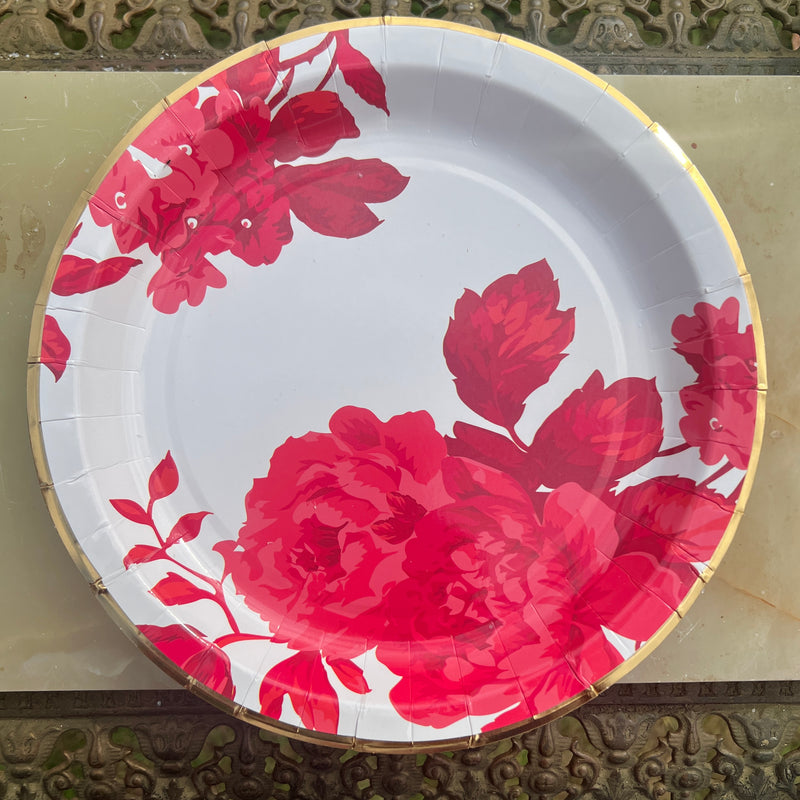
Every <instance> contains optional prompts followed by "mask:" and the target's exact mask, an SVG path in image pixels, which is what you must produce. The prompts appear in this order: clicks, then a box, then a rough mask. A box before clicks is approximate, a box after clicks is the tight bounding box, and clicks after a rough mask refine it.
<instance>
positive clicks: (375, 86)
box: [334, 31, 389, 116]
mask: <svg viewBox="0 0 800 800" xmlns="http://www.w3.org/2000/svg"><path fill="white" fill-rule="evenodd" d="M334 36H335V37H336V64H337V66H338V67H339V69H340V70H341V73H342V77H343V78H344V82H345V83H346V84H347V85H348V86H349V87H350V88H351V89H352V90H353V91H354V92H355V93H356V94H357V95H358V96H359V97H360V98H361V99H362V100H364V101H365V102H367V103H369V104H370V105H371V106H375V107H376V108H380V109H382V110H383V111H385V112H386V116H389V108H388V107H387V105H386V84H385V83H384V82H383V78H382V77H381V74H380V73H379V72H378V70H377V69H375V67H374V66H373V65H372V63H371V62H370V60H369V59H368V58H367V57H366V56H365V55H364V54H363V53H362V52H360V51H359V50H356V49H355V48H354V47H353V46H352V45H351V44H350V42H349V41H348V38H347V37H348V31H337V32H336V33H334Z"/></svg>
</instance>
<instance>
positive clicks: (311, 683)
mask: <svg viewBox="0 0 800 800" xmlns="http://www.w3.org/2000/svg"><path fill="white" fill-rule="evenodd" d="M286 694H288V695H289V700H290V701H291V703H292V707H293V708H294V710H295V712H296V713H297V714H298V715H299V716H300V719H301V720H302V722H303V725H305V726H306V727H307V728H308V729H309V730H315V731H323V732H325V733H336V730H337V728H338V727H339V698H338V697H337V695H336V692H335V691H334V689H333V686H331V682H330V681H329V680H328V676H327V674H326V673H325V666H324V665H323V663H322V656H321V655H320V654H319V653H318V652H316V651H313V650H304V651H301V652H299V653H297V654H295V655H293V656H291V657H290V658H287V659H286V660H285V661H281V662H280V663H279V664H276V665H275V666H274V667H273V668H272V669H271V670H270V671H269V672H268V673H267V674H266V675H265V676H264V680H263V682H262V683H261V689H260V691H259V699H260V701H261V713H262V714H266V715H267V716H270V717H272V718H273V719H279V718H280V712H281V701H282V699H283V696H284V695H286Z"/></svg>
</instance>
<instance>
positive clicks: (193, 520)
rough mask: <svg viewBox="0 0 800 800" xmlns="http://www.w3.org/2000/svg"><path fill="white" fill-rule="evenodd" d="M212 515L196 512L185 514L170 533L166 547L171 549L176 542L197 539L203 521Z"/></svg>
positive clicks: (207, 512)
mask: <svg viewBox="0 0 800 800" xmlns="http://www.w3.org/2000/svg"><path fill="white" fill-rule="evenodd" d="M210 513H211V512H210V511H195V512H193V513H191V514H184V515H183V516H182V517H181V518H180V519H179V520H178V521H177V522H176V523H175V526H174V527H173V528H172V530H171V531H170V533H169V536H168V537H167V543H166V545H165V547H170V546H171V545H173V544H175V542H191V541H192V539H196V538H197V535H198V534H199V533H200V525H201V524H202V522H203V519H205V517H207V516H208V515H209V514H210Z"/></svg>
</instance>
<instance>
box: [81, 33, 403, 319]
mask: <svg viewBox="0 0 800 800" xmlns="http://www.w3.org/2000/svg"><path fill="white" fill-rule="evenodd" d="M334 43H335V44H336V47H335V49H334V50H333V62H332V63H331V67H330V70H329V71H328V73H327V75H326V77H325V78H324V79H323V81H322V83H321V84H320V86H319V88H318V89H317V90H315V91H310V92H304V93H301V94H298V95H295V96H290V89H291V85H292V81H293V77H294V70H295V68H296V67H298V66H299V65H301V64H303V63H310V62H311V61H313V59H314V58H315V57H316V56H318V55H320V54H322V53H323V52H328V51H329V49H330V48H331V47H332V45H334ZM337 67H338V68H340V69H341V70H342V74H343V76H344V78H345V82H346V83H348V85H350V86H351V87H353V88H354V90H355V91H356V94H357V95H358V96H359V97H361V98H362V99H363V100H364V101H365V102H367V103H370V104H372V105H377V106H378V107H380V108H384V109H386V98H385V87H384V86H383V81H382V79H381V78H380V75H379V74H378V73H377V71H375V70H374V68H372V67H371V65H369V62H368V61H367V60H366V59H365V57H364V56H363V55H362V54H360V53H359V52H358V51H357V50H355V49H354V48H353V47H352V46H351V45H350V43H349V38H348V35H347V33H346V32H344V33H342V35H339V34H337V35H336V36H334V35H333V34H329V35H327V36H326V37H325V38H324V40H323V42H322V43H321V44H320V45H318V46H315V47H313V48H311V49H310V50H309V51H308V52H307V53H305V54H302V55H300V56H296V57H293V58H291V59H285V60H283V61H282V60H281V59H280V58H279V56H278V55H277V54H272V53H270V54H259V55H257V56H253V57H252V58H250V59H246V60H245V61H244V62H242V63H240V64H238V65H236V66H234V67H230V68H228V69H227V70H226V71H225V72H224V73H220V74H219V75H216V76H214V77H212V78H210V79H209V80H208V81H207V82H206V83H205V84H203V85H202V86H201V87H198V88H196V89H193V90H192V91H190V92H188V93H187V94H186V95H185V96H183V97H181V98H180V99H178V100H177V101H175V102H174V103H173V104H172V105H170V107H169V109H168V110H167V111H166V112H164V113H162V114H161V115H159V116H158V117H157V118H156V120H154V122H153V123H151V125H150V126H148V128H146V129H145V131H144V132H143V133H141V134H140V135H139V136H138V137H137V138H136V140H135V141H134V142H133V144H132V145H131V146H130V147H129V148H128V150H126V151H125V153H123V155H122V156H121V157H120V158H119V159H118V161H117V162H116V163H115V165H114V166H113V168H112V169H111V171H110V172H109V174H108V175H107V176H106V177H105V179H104V180H103V182H102V183H101V185H100V187H99V188H98V190H97V192H96V193H95V196H94V197H93V198H92V200H91V202H90V204H89V206H90V209H91V213H92V216H93V218H94V221H95V222H96V223H97V224H98V225H101V226H109V225H110V226H111V228H112V231H113V233H114V239H115V241H116V244H117V247H118V248H119V250H120V252H121V253H123V254H125V253H131V252H132V251H134V250H136V249H137V248H139V247H142V246H147V247H148V248H149V249H150V250H151V252H152V253H153V254H154V255H156V256H159V257H160V260H161V266H160V268H159V269H158V270H157V272H156V274H155V275H154V276H153V277H152V278H151V280H150V282H149V285H148V295H149V296H151V297H152V301H153V305H154V307H155V308H156V309H157V310H158V311H161V312H163V313H165V314H174V313H175V312H176V311H177V310H178V308H179V307H180V306H181V305H182V304H183V303H188V304H189V305H190V306H196V305H198V304H200V303H201V302H202V301H203V299H204V298H205V295H206V290H207V289H209V288H221V287H223V286H225V284H226V279H225V276H224V275H223V274H222V273H221V272H220V271H219V270H218V269H217V268H216V267H214V266H213V265H212V264H211V262H210V261H209V260H208V256H209V255H218V254H220V253H223V252H230V253H232V254H233V255H234V256H236V257H237V258H241V259H242V260H243V261H245V262H246V263H247V264H250V265H251V266H254V267H255V266H260V265H263V264H272V263H273V262H275V261H276V260H277V259H278V257H279V255H280V253H281V250H282V248H283V247H285V246H286V245H288V244H289V243H290V242H291V241H292V238H293V231H292V223H291V217H290V210H291V212H293V213H294V215H295V216H296V217H297V219H299V220H300V221H302V222H303V223H304V224H305V225H307V226H308V227H309V228H310V229H311V230H313V231H315V232H316V233H320V234H322V235H324V236H336V237H339V238H352V237H355V236H362V235H364V234H366V233H369V232H370V231H371V230H373V229H374V228H375V227H377V225H378V224H380V222H381V220H380V219H379V218H378V217H377V216H376V215H375V214H374V213H373V212H372V211H371V210H370V209H369V208H368V207H367V204H372V203H384V202H387V201H388V200H392V199H394V198H395V197H396V196H397V195H398V194H399V193H400V192H401V191H402V190H403V189H404V188H405V186H406V184H407V183H408V178H406V177H404V176H402V175H400V173H399V172H398V171H397V170H396V169H394V167H392V166H391V165H389V164H386V163H384V162H383V161H380V160H378V159H366V160H362V161H356V160H353V159H350V158H342V159H338V160H335V161H329V162H323V163H317V164H303V165H298V166H295V165H292V164H287V163H283V164H282V165H281V166H280V167H279V168H278V169H277V170H276V168H275V163H276V161H278V162H291V161H294V160H296V159H298V158H301V157H303V158H315V157H319V156H321V155H324V154H325V153H327V152H328V151H329V150H330V149H331V148H332V147H333V146H334V145H335V144H336V143H337V142H339V141H341V140H343V139H352V138H357V137H358V136H359V135H360V132H359V129H358V126H357V125H356V122H355V118H354V117H353V115H352V113H351V112H350V110H348V109H347V108H346V107H345V106H344V104H343V102H342V100H341V98H340V97H339V95H338V94H337V93H336V92H333V91H329V90H326V89H324V88H323V85H324V84H325V83H326V82H327V81H328V80H330V78H331V77H332V74H333V71H334V70H335V69H336V68H337ZM368 67H369V68H368ZM279 72H283V73H284V74H283V75H282V76H281V77H280V78H279V76H278V73H279ZM201 89H202V90H203V91H201ZM387 113H388V111H387ZM67 258H72V257H67ZM117 262H118V263H115V264H113V265H112V264H110V263H109V264H107V265H106V268H105V270H104V271H98V270H99V268H98V270H96V271H95V274H94V275H92V276H90V277H89V278H87V280H88V281H89V283H88V284H86V285H87V286H88V288H87V289H84V291H88V290H90V289H93V288H97V287H99V286H102V285H107V283H109V282H112V281H116V280H119V279H120V278H121V277H122V268H123V266H125V267H128V268H129V266H128V265H127V263H126V264H123V262H122V261H120V260H119V259H117ZM72 266H73V267H74V265H72ZM75 268H77V267H75ZM73 271H75V270H74V269H73ZM66 288H68V289H69V290H70V291H71V292H72V291H75V290H74V288H73V287H72V285H71V284H70V285H69V286H67V287H66Z"/></svg>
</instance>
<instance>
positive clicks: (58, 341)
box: [40, 314, 71, 381]
mask: <svg viewBox="0 0 800 800" xmlns="http://www.w3.org/2000/svg"><path fill="white" fill-rule="evenodd" d="M70 352H71V348H70V344H69V339H67V337H66V336H64V333H63V331H62V330H61V328H60V327H59V325H58V323H57V322H56V320H55V317H51V316H50V315H49V314H46V315H45V318H44V327H43V328H42V354H41V356H40V358H41V361H42V364H44V365H45V366H46V367H47V368H48V369H49V370H50V372H52V373H53V375H54V376H55V379H56V381H58V379H59V378H60V377H61V376H62V375H63V374H64V370H65V369H66V368H67V360H68V359H69V354H70Z"/></svg>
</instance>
